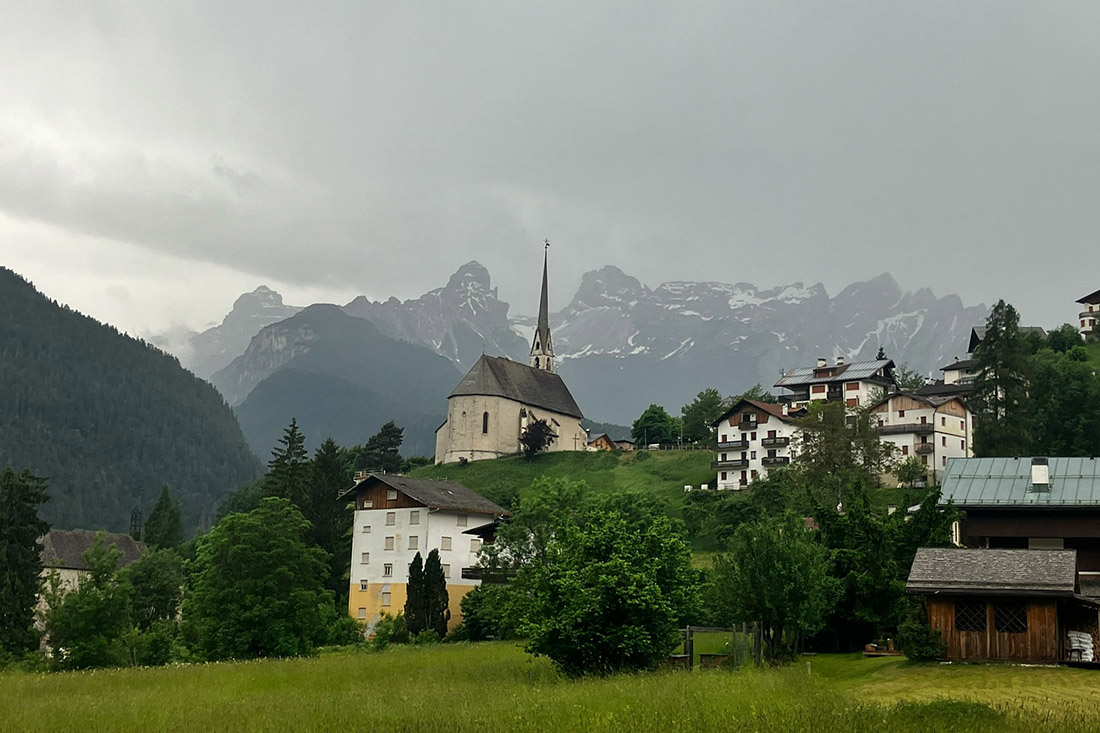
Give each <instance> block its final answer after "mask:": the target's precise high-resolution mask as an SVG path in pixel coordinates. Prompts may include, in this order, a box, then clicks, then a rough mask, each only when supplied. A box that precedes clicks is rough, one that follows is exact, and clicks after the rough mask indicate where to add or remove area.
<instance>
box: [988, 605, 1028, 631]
mask: <svg viewBox="0 0 1100 733" xmlns="http://www.w3.org/2000/svg"><path fill="white" fill-rule="evenodd" d="M993 628H994V629H996V630H997V631H999V632H1000V633H1002V634H1023V633H1025V632H1026V631H1027V603H1025V602H1023V601H998V602H997V603H996V604H994V606H993Z"/></svg>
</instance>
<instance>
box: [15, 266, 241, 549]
mask: <svg viewBox="0 0 1100 733" xmlns="http://www.w3.org/2000/svg"><path fill="white" fill-rule="evenodd" d="M5 464H11V465H12V466H13V467H14V468H16V469H17V470H23V469H29V470H30V471H32V472H34V473H36V474H38V475H41V476H46V477H48V478H49V480H50V483H49V492H50V496H51V500H50V501H49V503H48V504H47V505H46V507H45V516H46V519H47V520H48V521H49V522H50V523H51V524H52V525H53V526H55V527H60V528H77V527H80V528H87V529H99V528H107V529H111V530H126V529H128V528H129V522H130V510H131V509H132V508H134V507H142V508H143V510H144V511H145V513H146V514H148V512H149V511H150V509H151V508H152V506H153V502H154V501H155V500H156V498H157V495H158V494H159V492H160V490H161V487H162V486H163V485H164V484H168V485H169V486H170V487H171V489H172V493H173V495H175V496H176V497H178V498H179V499H180V501H181V502H182V504H183V513H184V521H185V524H186V526H187V527H188V529H189V530H191V529H194V528H195V527H198V526H200V525H203V524H205V523H207V522H209V521H210V520H211V519H212V517H213V509H214V507H215V505H216V504H217V503H218V501H219V500H220V499H222V498H223V497H224V496H225V495H226V494H227V493H228V492H229V491H231V490H233V489H235V488H237V487H238V486H239V485H240V484H242V483H244V482H247V481H251V480H253V479H254V478H256V476H257V475H258V474H259V472H260V463H259V461H258V460H257V458H256V457H255V456H254V455H253V454H252V453H251V451H250V450H249V448H248V445H247V444H246V443H245V440H244V438H243V436H242V435H241V430H240V428H239V427H238V425H237V422H236V420H235V419H234V417H233V413H232V411H231V410H230V409H229V407H228V406H227V405H226V404H225V402H224V401H223V400H222V397H221V395H219V394H218V392H217V391H216V390H215V389H214V388H213V387H211V386H210V385H209V384H207V383H206V382H203V381H202V380H200V379H198V378H197V377H195V376H193V375H192V374H190V373H189V372H187V371H186V370H184V369H183V368H182V367H181V366H180V365H179V362H178V361H177V360H176V359H175V358H174V357H172V356H169V355H168V354H165V353H163V352H161V351H158V350H157V349H155V348H153V347H151V346H149V345H147V344H144V343H142V342H140V341H137V340H135V339H133V338H130V337H129V336H126V335H124V334H122V333H119V332H118V331H117V330H116V329H114V328H112V327H110V326H106V325H103V324H101V323H99V322H97V321H95V320H93V319H91V318H88V317H87V316H84V315H81V314H80V313H77V312H76V311H73V310H71V309H69V308H68V307H65V306H61V305H59V304H57V303H56V302H53V301H51V300H50V299H48V298H47V297H45V296H44V295H42V294H40V293H39V292H37V291H36V290H35V289H34V287H33V286H32V285H31V284H30V283H28V282H27V281H26V280H24V279H23V278H22V277H20V276H19V275H17V274H16V273H14V272H12V271H10V270H7V269H4V268H0V466H3V465H5Z"/></svg>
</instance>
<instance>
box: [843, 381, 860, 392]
mask: <svg viewBox="0 0 1100 733" xmlns="http://www.w3.org/2000/svg"><path fill="white" fill-rule="evenodd" d="M844 388H845V389H846V390H848V391H849V392H855V391H856V390H858V389H859V382H848V384H846V385H844Z"/></svg>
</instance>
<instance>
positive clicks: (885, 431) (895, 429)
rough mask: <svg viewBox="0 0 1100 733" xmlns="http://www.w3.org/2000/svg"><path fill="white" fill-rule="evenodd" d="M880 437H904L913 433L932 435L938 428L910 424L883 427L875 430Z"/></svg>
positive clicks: (926, 424) (928, 425)
mask: <svg viewBox="0 0 1100 733" xmlns="http://www.w3.org/2000/svg"><path fill="white" fill-rule="evenodd" d="M875 430H877V431H878V434H879V435H904V434H906V433H913V434H915V435H931V434H932V433H934V432H935V430H936V426H935V425H933V424H932V423H908V424H903V425H882V426H880V427H877V428H875Z"/></svg>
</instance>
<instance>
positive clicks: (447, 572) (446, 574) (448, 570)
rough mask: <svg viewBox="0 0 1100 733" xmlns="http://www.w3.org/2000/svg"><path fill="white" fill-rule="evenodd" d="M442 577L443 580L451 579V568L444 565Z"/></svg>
mask: <svg viewBox="0 0 1100 733" xmlns="http://www.w3.org/2000/svg"><path fill="white" fill-rule="evenodd" d="M443 577H444V578H449V577H451V566H450V565H444V566H443Z"/></svg>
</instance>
